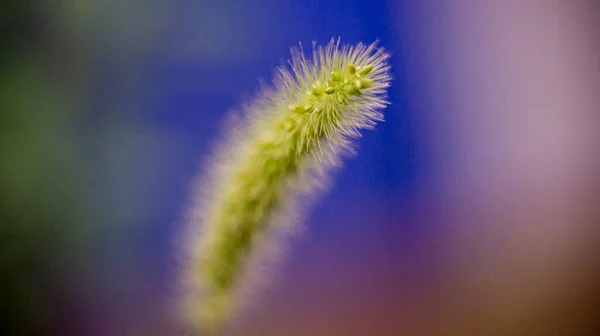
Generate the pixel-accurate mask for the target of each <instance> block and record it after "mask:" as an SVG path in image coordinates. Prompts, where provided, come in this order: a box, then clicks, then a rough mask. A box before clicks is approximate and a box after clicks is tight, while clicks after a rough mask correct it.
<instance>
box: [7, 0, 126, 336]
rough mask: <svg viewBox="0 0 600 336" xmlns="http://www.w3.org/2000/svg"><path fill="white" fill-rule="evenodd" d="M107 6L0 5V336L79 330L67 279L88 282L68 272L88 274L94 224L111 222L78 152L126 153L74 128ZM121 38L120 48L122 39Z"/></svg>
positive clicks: (103, 136)
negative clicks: (100, 147)
mask: <svg viewBox="0 0 600 336" xmlns="http://www.w3.org/2000/svg"><path fill="white" fill-rule="evenodd" d="M111 5H112V6H115V5H118V2H111V1H108V2H92V1H76V0H68V1H67V0H44V1H21V0H9V1H3V2H2V4H1V5H0V31H1V32H2V33H1V34H2V36H0V302H1V305H0V334H3V335H53V334H63V335H64V334H70V333H73V331H76V330H78V326H77V323H84V322H83V321H78V316H80V317H81V316H85V314H84V313H82V312H79V311H77V310H78V309H79V308H80V306H81V304H79V303H78V302H80V301H85V300H86V299H85V298H81V297H79V296H80V295H81V293H85V290H81V289H79V290H78V289H75V288H73V287H75V286H77V285H78V284H73V281H77V280H73V279H77V277H78V276H81V275H82V274H91V275H88V276H90V277H94V274H95V273H94V272H87V271H85V270H81V269H77V268H78V267H79V268H81V267H83V268H93V267H94V266H92V264H93V263H94V262H93V261H91V260H86V258H88V259H89V258H90V253H89V252H90V249H93V248H94V244H93V243H94V239H95V238H94V237H95V236H96V235H97V233H98V232H97V230H99V229H100V225H98V223H102V222H103V221H106V220H107V218H109V217H110V214H104V215H103V214H102V213H99V212H100V211H98V210H94V208H98V209H102V208H103V206H97V205H95V204H93V202H94V200H98V199H100V198H103V197H105V196H106V193H107V192H108V193H110V192H111V191H112V190H111V189H109V188H108V187H107V189H105V190H102V189H101V188H99V190H90V186H92V187H93V186H94V185H95V184H97V183H101V182H98V181H94V183H90V174H93V172H94V171H95V168H94V166H95V165H96V164H97V163H98V162H102V158H95V157H93V155H92V158H91V159H90V154H89V153H86V151H89V148H90V147H94V146H95V145H97V144H96V142H98V141H103V142H106V143H109V146H111V148H130V147H131V145H130V144H129V142H128V139H122V136H120V135H119V132H115V131H114V127H112V126H114V123H113V124H110V123H109V124H108V125H104V128H103V127H102V125H100V126H98V129H99V130H98V131H97V133H98V134H99V136H98V134H94V135H90V134H85V133H89V130H86V129H85V127H82V125H85V124H86V123H89V120H88V119H89V117H90V115H91V114H92V113H93V111H89V110H86V108H87V107H89V102H87V101H86V100H89V97H88V95H89V85H90V78H91V77H92V71H93V68H92V67H90V64H91V63H92V62H93V59H92V57H93V56H92V55H94V48H97V47H95V45H98V44H99V41H102V38H103V36H104V37H105V36H106V35H107V34H108V32H107V31H106V30H102V29H99V27H108V28H110V25H106V24H104V25H102V22H103V18H105V17H106V16H107V15H108V14H110V11H106V10H105V11H102V8H107V6H111ZM92 12H93V13H94V14H93V15H92ZM111 33H113V34H115V33H116V32H111ZM122 38H123V39H124V40H123V41H121V42H122V43H126V42H127V41H126V39H127V34H124V36H122ZM131 38H137V36H134V37H131ZM116 43H119V42H116ZM104 47H106V46H104ZM110 47H111V46H108V49H109V51H110ZM112 47H113V48H115V46H112ZM117 47H118V46H117ZM98 139H100V140H98ZM115 139H118V140H115ZM101 145H105V144H101ZM128 146H129V147H128ZM121 161H123V160H121ZM125 164H126V161H125ZM107 190H108V191H107ZM98 194H100V196H98ZM90 195H96V196H90ZM103 229H105V228H103ZM94 230H96V231H94ZM73 274H76V276H74V275H73ZM78 280H81V279H78ZM71 285H73V287H71ZM79 285H80V284H79Z"/></svg>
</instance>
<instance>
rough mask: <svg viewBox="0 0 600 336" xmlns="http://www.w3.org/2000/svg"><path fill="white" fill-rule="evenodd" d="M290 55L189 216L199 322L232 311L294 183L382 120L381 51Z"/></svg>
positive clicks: (305, 181)
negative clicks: (193, 223) (193, 217)
mask: <svg viewBox="0 0 600 336" xmlns="http://www.w3.org/2000/svg"><path fill="white" fill-rule="evenodd" d="M293 56H294V57H293V60H292V62H291V64H292V71H291V72H290V71H288V70H286V69H279V74H280V77H279V81H278V82H276V90H275V91H274V92H271V94H269V93H263V94H262V97H261V96H259V98H258V101H257V102H255V104H254V105H251V106H250V107H249V108H248V112H249V113H248V115H249V117H248V118H247V120H246V124H244V125H242V130H241V132H242V134H243V136H241V137H240V138H239V139H238V140H237V141H234V142H233V143H232V144H230V146H229V147H226V149H227V150H224V152H223V153H221V154H222V156H223V161H224V162H221V163H220V164H219V165H217V166H216V168H215V171H214V176H215V177H214V180H213V181H212V182H213V183H214V188H213V189H214V190H212V192H209V193H208V196H207V201H206V203H205V204H203V207H204V211H203V213H202V217H201V218H200V219H198V220H200V221H202V222H203V225H204V231H203V232H202V234H201V236H200V237H199V238H198V239H199V240H200V241H192V242H191V244H193V247H192V251H194V252H193V253H192V255H191V256H190V266H189V268H188V269H187V270H186V271H187V272H188V277H189V279H188V280H189V281H190V291H192V292H191V293H189V295H188V300H187V302H188V303H187V307H186V308H187V309H188V312H187V313H188V315H189V317H190V318H191V319H192V322H194V323H195V324H198V325H200V327H202V328H209V329H215V328H218V326H220V325H221V323H223V322H224V321H225V319H226V318H227V317H228V316H229V315H230V314H231V312H232V310H233V308H234V307H235V305H234V300H233V296H234V294H235V292H236V289H237V288H238V287H239V285H240V282H241V281H242V280H243V278H244V276H243V275H244V274H245V273H246V272H248V271H249V270H247V269H246V266H247V262H248V259H249V258H250V257H251V256H252V255H253V254H254V251H255V250H256V248H257V246H258V245H259V243H260V241H261V240H262V239H263V237H264V234H265V233H266V232H267V231H269V229H270V228H271V227H273V226H274V225H275V223H274V219H275V218H276V217H277V215H278V214H280V212H281V211H283V209H284V208H285V207H286V206H287V205H288V203H289V201H290V198H291V197H292V195H293V193H294V191H298V190H301V189H302V187H306V186H308V185H310V183H309V179H314V178H315V176H317V180H318V176H322V175H324V174H325V173H326V171H327V169H328V167H329V166H331V165H332V164H333V163H335V160H336V158H338V157H339V155H340V150H341V149H351V147H352V146H351V142H350V141H349V139H351V138H354V137H357V136H359V135H360V134H359V132H358V131H359V130H360V129H363V128H370V127H372V126H373V125H374V123H375V122H376V121H378V120H382V116H381V114H380V113H379V112H378V110H380V109H382V108H383V107H384V106H385V105H386V104H387V103H386V102H385V92H386V88H387V87H388V86H389V75H388V70H389V67H388V65H387V62H386V59H387V57H388V56H387V54H386V53H384V52H383V50H382V49H380V48H377V47H376V46H375V44H372V45H370V46H365V45H362V44H359V45H358V46H355V47H344V48H342V49H340V48H339V41H332V42H331V43H329V45H328V46H327V47H325V48H323V47H319V48H315V51H314V59H313V61H312V62H309V61H307V60H306V59H305V57H304V55H303V54H302V52H301V51H296V52H295V53H294V55H293ZM313 188H314V187H313ZM308 189H309V191H310V189H311V187H309V188H308Z"/></svg>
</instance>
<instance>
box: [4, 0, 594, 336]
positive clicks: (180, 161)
mask: <svg viewBox="0 0 600 336" xmlns="http://www.w3.org/2000/svg"><path fill="white" fill-rule="evenodd" d="M599 13H600V5H599V4H598V3H597V2H596V1H592V0H589V1H567V0H564V1H546V2H542V1H534V0H504V1H500V0H497V1H487V2H478V1H468V0H455V1H434V0H425V1H416V0H415V1H413V0H405V1H403V0H398V1H393V0H388V1H384V0H369V1H367V0H364V1H359V0H346V1H240V0H220V1H216V0H177V1H166V0H130V1H119V0H39V1H20V0H7V1H3V3H2V4H1V5H0V27H1V30H0V32H1V33H0V34H2V35H1V36H0V313H1V315H0V332H2V334H4V335H144V336H148V335H184V334H185V328H184V326H182V325H181V323H180V321H179V320H178V319H177V316H176V314H174V312H175V311H176V310H175V309H174V308H175V302H174V298H175V297H176V296H177V290H178V289H177V287H176V285H177V283H178V279H177V276H178V272H177V271H178V270H177V267H178V263H177V255H178V253H180V252H179V251H178V250H179V249H181V248H183V247H182V246H178V245H177V239H176V238H177V234H178V233H179V232H181V231H182V229H183V228H184V225H185V223H184V222H183V214H184V213H185V211H186V206H187V204H188V202H189V196H190V195H189V193H190V189H191V183H192V181H193V180H194V179H195V178H196V177H197V174H198V172H200V170H201V167H200V165H201V164H202V162H203V161H202V159H203V157H205V155H206V154H208V153H209V151H210V148H211V146H212V144H213V142H214V140H215V139H216V138H217V137H218V135H219V133H220V131H221V127H222V121H223V119H224V116H225V115H226V114H227V113H228V112H230V111H232V110H235V109H236V107H237V106H240V104H243V103H245V102H247V101H248V100H249V99H251V97H252V95H253V94H254V93H256V91H257V90H258V88H259V79H264V80H267V81H269V80H270V78H271V76H272V74H273V72H274V69H275V67H276V66H278V65H285V63H286V61H287V59H288V57H289V48H290V47H291V46H294V45H297V44H298V43H299V42H301V43H303V45H304V46H305V48H306V49H309V47H310V44H311V42H312V41H313V40H315V41H317V42H319V43H327V42H328V41H329V39H330V38H332V37H338V36H339V37H341V39H342V42H344V43H357V42H360V41H363V42H367V43H369V42H372V41H374V40H376V39H379V40H380V43H381V45H382V46H383V47H385V48H386V49H388V50H389V51H390V52H391V53H392V58H391V62H392V66H393V76H394V81H393V83H392V87H391V90H390V102H391V103H392V104H391V106H390V107H389V108H388V109H386V111H385V115H386V122H385V123H383V124H380V125H378V127H377V129H376V130H375V131H374V132H367V133H366V134H365V137H364V138H362V139H361V140H360V143H359V155H358V156H357V157H355V158H353V159H352V160H349V161H347V163H346V165H345V167H344V169H343V170H342V171H341V172H340V174H339V175H338V176H337V178H336V183H335V184H334V185H333V187H332V188H331V190H329V191H328V192H327V193H325V194H324V195H322V197H321V199H320V201H319V202H318V203H317V204H316V206H315V207H314V208H313V209H308V210H309V212H308V216H307V220H306V221H305V222H304V223H303V226H304V227H305V230H304V233H303V234H302V235H300V236H299V237H297V238H296V239H293V240H292V241H291V242H290V243H291V245H290V246H289V248H288V251H287V254H286V256H285V258H284V259H283V260H282V262H281V264H280V265H279V266H278V267H275V268H274V269H273V270H272V272H270V273H269V274H266V275H265V276H266V277H269V278H271V281H270V284H269V286H268V287H267V288H266V289H265V290H264V291H262V292H260V293H256V298H255V299H254V300H253V301H252V303H251V305H250V306H248V307H247V308H246V309H245V310H244V311H243V313H242V314H241V315H240V316H239V318H238V319H237V320H236V321H234V322H233V323H232V324H231V326H230V329H229V330H228V331H227V333H228V334H231V335H261V336H268V335H286V336H295V335H311V336H320V335H323V336H325V335H327V336H333V335H344V336H354V335H356V336H362V335H391V336H392V335H550V334H556V335H559V334H560V335H594V334H596V333H600V326H598V322H597V321H598V320H600V316H599V315H598V311H600V285H599V284H600V271H599V270H600V248H599V246H600V232H599V231H600V230H599V227H598V224H599V223H600V132H598V125H600V116H599V111H598V110H599V107H600V95H599V94H598V93H599V92H600V57H599V56H600V38H599V37H600V33H599V32H600V14H599Z"/></svg>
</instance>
